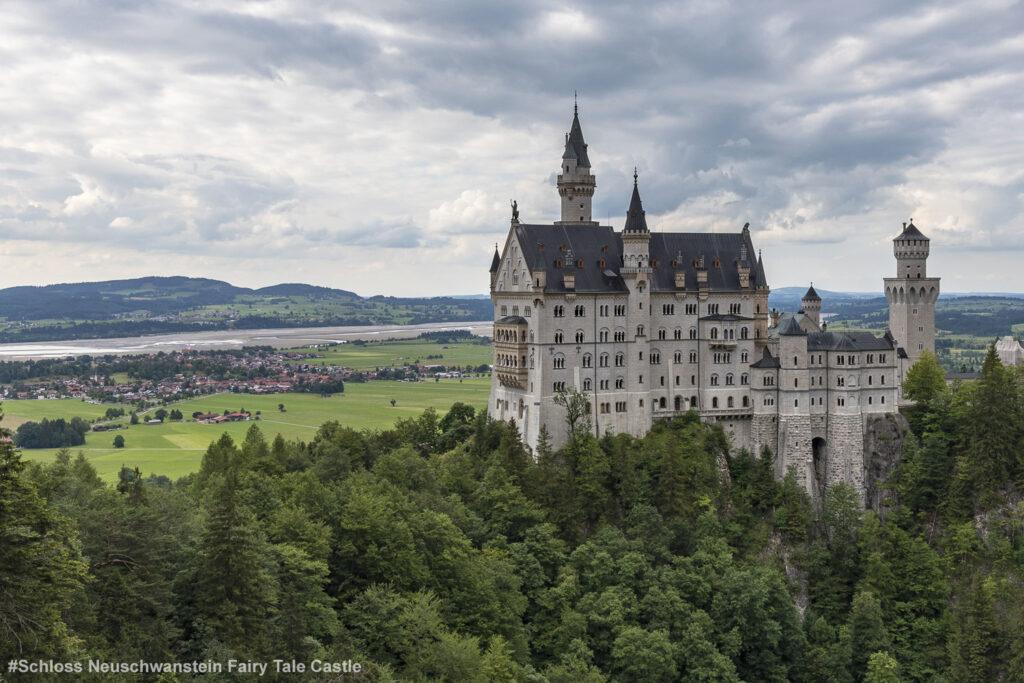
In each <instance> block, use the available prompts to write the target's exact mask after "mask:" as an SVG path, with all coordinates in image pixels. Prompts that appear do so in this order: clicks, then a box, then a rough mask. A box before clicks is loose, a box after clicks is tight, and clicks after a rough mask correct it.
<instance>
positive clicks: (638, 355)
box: [637, 351, 644, 360]
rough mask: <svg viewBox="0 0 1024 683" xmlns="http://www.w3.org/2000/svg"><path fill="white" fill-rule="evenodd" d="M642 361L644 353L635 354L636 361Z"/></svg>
mask: <svg viewBox="0 0 1024 683" xmlns="http://www.w3.org/2000/svg"><path fill="white" fill-rule="evenodd" d="M643 359H644V352H643V351H641V352H640V353H639V354H637V360H643Z"/></svg>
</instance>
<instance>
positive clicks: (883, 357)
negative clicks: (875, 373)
mask: <svg viewBox="0 0 1024 683" xmlns="http://www.w3.org/2000/svg"><path fill="white" fill-rule="evenodd" d="M878 362H879V363H884V362H885V354H884V353H880V354H878Z"/></svg>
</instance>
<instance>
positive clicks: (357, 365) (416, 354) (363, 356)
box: [291, 340, 494, 370]
mask: <svg viewBox="0 0 1024 683" xmlns="http://www.w3.org/2000/svg"><path fill="white" fill-rule="evenodd" d="M445 347H447V348H445ZM291 350H293V351H304V352H308V351H309V350H310V349H308V348H298V349H291ZM317 353H321V354H323V356H324V357H323V358H314V359H311V360H308V361H294V362H295V363H307V362H308V363H313V364H317V365H318V364H320V363H324V364H326V365H343V366H345V367H349V368H352V369H354V370H373V369H374V368H388V367H392V366H394V367H402V366H403V365H406V364H409V363H414V362H416V361H419V362H420V363H423V364H425V365H445V366H453V365H458V366H461V367H465V366H467V365H473V366H477V365H483V364H485V363H490V362H491V361H492V360H493V359H494V349H493V348H492V347H490V346H485V345H484V344H474V343H471V342H469V341H462V340H460V341H458V342H455V343H452V344H438V343H437V342H434V341H428V340H416V341H383V342H370V343H367V344H338V345H336V346H330V347H327V348H323V349H318V350H317ZM428 356H434V358H428ZM438 356H440V357H438Z"/></svg>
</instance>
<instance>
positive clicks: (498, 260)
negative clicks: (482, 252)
mask: <svg viewBox="0 0 1024 683" xmlns="http://www.w3.org/2000/svg"><path fill="white" fill-rule="evenodd" d="M499 263H501V256H500V255H499V254H498V245H494V258H492V259H491V272H492V273H497V272H498V264H499Z"/></svg>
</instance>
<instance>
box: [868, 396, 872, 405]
mask: <svg viewBox="0 0 1024 683" xmlns="http://www.w3.org/2000/svg"><path fill="white" fill-rule="evenodd" d="M868 405H871V397H870V396H868Z"/></svg>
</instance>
